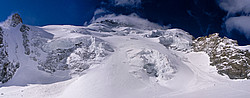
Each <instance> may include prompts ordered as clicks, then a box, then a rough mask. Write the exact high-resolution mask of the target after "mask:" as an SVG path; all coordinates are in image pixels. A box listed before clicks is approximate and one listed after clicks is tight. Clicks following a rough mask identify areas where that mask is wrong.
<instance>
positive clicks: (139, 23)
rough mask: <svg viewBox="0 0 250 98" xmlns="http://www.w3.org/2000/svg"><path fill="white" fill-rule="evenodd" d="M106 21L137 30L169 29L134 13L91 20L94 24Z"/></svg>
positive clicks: (109, 15) (110, 15)
mask: <svg viewBox="0 0 250 98" xmlns="http://www.w3.org/2000/svg"><path fill="white" fill-rule="evenodd" d="M105 20H112V21H114V22H118V23H123V24H126V25H130V26H132V27H135V28H141V29H160V28H168V27H165V26H160V25H158V24H156V23H152V22H150V21H148V20H147V19H143V18H140V17H139V16H138V15H137V14H135V13H132V14H130V15H115V14H108V15H105V16H103V17H100V18H97V19H95V20H93V19H92V20H91V22H92V23H96V22H101V21H105Z"/></svg>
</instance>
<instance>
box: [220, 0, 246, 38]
mask: <svg viewBox="0 0 250 98" xmlns="http://www.w3.org/2000/svg"><path fill="white" fill-rule="evenodd" d="M218 4H219V6H220V7H221V8H222V9H223V10H225V11H227V12H228V14H229V15H228V16H227V17H226V18H227V20H226V21H225V25H226V30H227V32H228V33H230V32H231V31H232V30H234V29H235V30H238V31H239V33H241V34H244V35H245V36H246V38H247V39H248V40H249V41H250V27H249V26H250V16H249V15H250V0H218ZM236 13H237V15H236ZM239 15H241V16H239ZM232 16H233V17H232Z"/></svg>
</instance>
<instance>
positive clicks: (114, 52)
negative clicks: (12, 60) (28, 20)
mask: <svg viewBox="0 0 250 98" xmlns="http://www.w3.org/2000/svg"><path fill="white" fill-rule="evenodd" d="M122 17H125V16H122ZM122 17H116V18H114V19H120V18H122ZM130 18H131V17H130ZM137 18H138V17H136V19H137ZM102 19H103V18H101V19H100V20H102ZM108 19H112V17H111V18H110V17H108ZM122 19H123V18H122ZM97 20H98V19H97ZM129 20H134V19H133V17H132V19H129ZM106 22H110V21H106ZM130 22H131V21H130ZM111 23H113V22H111ZM138 23H140V22H138ZM143 23H146V22H145V20H143ZM145 25H147V24H145ZM150 25H151V24H150ZM154 25H156V24H154ZM30 27H31V31H32V32H33V31H39V30H41V31H43V32H44V33H45V32H46V34H51V35H53V36H52V37H50V38H48V39H47V42H46V43H45V44H43V48H44V47H45V46H46V47H47V46H48V47H52V48H46V47H45V48H44V49H48V50H46V51H50V50H55V49H54V48H57V47H53V46H56V45H58V47H59V46H60V48H62V49H71V48H72V47H73V46H74V44H77V45H83V44H78V43H80V42H85V44H86V43H91V45H90V46H89V47H88V48H86V47H87V46H86V47H77V49H75V50H74V52H70V53H69V54H70V55H69V56H66V57H65V58H66V59H67V60H66V61H67V63H69V60H70V59H73V60H79V61H81V60H82V62H80V63H78V64H80V65H81V66H80V67H84V66H82V64H83V65H84V64H90V66H88V67H87V68H85V67H84V68H85V69H84V70H82V71H80V72H79V73H77V74H72V73H71V71H72V70H71V69H70V68H69V69H64V70H60V69H56V71H55V72H52V73H48V72H45V71H42V70H39V69H38V68H37V66H40V65H39V63H38V62H36V61H33V60H31V58H30V57H29V56H25V55H24V54H23V51H24V48H20V49H18V52H17V53H16V54H17V57H22V58H20V60H19V61H20V63H21V64H20V65H21V66H20V68H19V69H18V70H17V72H16V73H15V75H14V76H13V78H12V79H11V80H9V81H8V82H7V83H5V84H1V87H0V97H4V98H20V97H24V98H71V97H76V98H211V97H212V98H214V97H215V98H217V97H222V98H236V97H242V98H247V97H249V95H250V89H249V87H250V81H249V80H230V79H229V78H228V77H226V76H221V75H219V74H217V70H216V68H215V67H213V66H210V65H209V63H210V62H209V56H208V55H207V54H206V53H204V52H190V51H186V50H188V49H190V46H189V44H190V40H191V37H190V36H189V35H188V34H187V33H186V32H185V31H182V30H178V29H169V30H162V29H159V28H155V29H157V30H158V31H162V32H163V33H162V34H161V35H160V36H158V35H157V36H154V37H152V36H151V35H152V34H153V32H155V30H151V29H144V28H142V27H140V26H139V27H138V26H135V27H133V26H127V25H122V26H121V25H118V26H114V25H112V26H110V24H109V23H100V22H96V23H92V24H91V25H89V26H87V27H84V26H70V25H49V26H44V27H32V26H30ZM143 27H144V25H143ZM156 27H158V26H156ZM12 30H14V29H12ZM158 31H157V32H158ZM11 32H14V31H11ZM32 32H30V33H31V34H32ZM164 32H170V33H164ZM41 34H42V33H41ZM42 35H44V34H42ZM12 36H14V35H12ZM20 36H21V35H20ZM149 36H150V37H149ZM162 36H164V37H165V38H174V41H171V42H170V43H168V44H169V46H175V47H174V48H171V47H167V46H166V45H164V44H162V43H160V37H162ZM9 37H10V36H9ZM42 38H44V37H42ZM89 38H90V41H86V40H85V39H87V40H89ZM179 38H180V39H179ZM9 39H10V40H11V39H17V41H10V40H8V41H10V42H13V44H15V43H17V44H20V46H22V43H19V42H18V41H20V40H21V39H19V40H18V38H9ZM178 40H179V41H180V40H181V41H182V42H178ZM14 42H15V43H14ZM69 42H70V44H69ZM55 43H60V44H55ZM100 43H102V44H100ZM179 47H180V48H179ZM10 48H11V47H10ZM32 49H33V48H32ZM34 49H35V48H34ZM38 49H40V48H38ZM81 49H82V50H81ZM84 49H87V50H84ZM176 49H177V50H178V51H177V50H176ZM10 50H11V49H10ZM182 50H185V51H182ZM84 51H88V52H84ZM96 51H97V52H96ZM89 52H91V53H92V52H94V53H95V54H93V55H92V54H91V55H90V58H91V56H94V57H93V58H92V59H90V58H87V59H82V58H81V55H83V54H84V55H85V54H86V55H87V56H89V55H88V53H89ZM41 53H43V52H41ZM12 54H15V53H12ZM44 54H45V53H44ZM77 54H81V55H78V56H77ZM101 54H103V56H96V55H101ZM44 56H47V55H44ZM83 57H85V56H83ZM39 58H44V57H43V56H41V57H38V59H39ZM60 64H61V63H60ZM62 64H64V63H62ZM69 64H71V63H69ZM73 70H74V69H73Z"/></svg>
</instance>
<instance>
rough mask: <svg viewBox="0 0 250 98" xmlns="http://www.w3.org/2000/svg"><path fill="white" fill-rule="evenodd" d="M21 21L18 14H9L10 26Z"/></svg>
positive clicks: (14, 25)
mask: <svg viewBox="0 0 250 98" xmlns="http://www.w3.org/2000/svg"><path fill="white" fill-rule="evenodd" d="M20 23H23V21H22V18H21V16H20V15H19V14H17V13H16V14H13V15H12V16H11V23H10V26H12V27H16V26H17V25H18V24H20Z"/></svg>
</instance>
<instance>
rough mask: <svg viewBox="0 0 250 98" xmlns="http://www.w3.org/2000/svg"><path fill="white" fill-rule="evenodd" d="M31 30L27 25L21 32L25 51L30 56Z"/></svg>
mask: <svg viewBox="0 0 250 98" xmlns="http://www.w3.org/2000/svg"><path fill="white" fill-rule="evenodd" d="M29 30H30V28H29V27H28V26H26V25H22V26H21V28H20V31H21V32H22V37H23V47H24V49H25V54H26V55H29V54H30V48H29V39H28V35H29V34H28V31H29Z"/></svg>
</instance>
